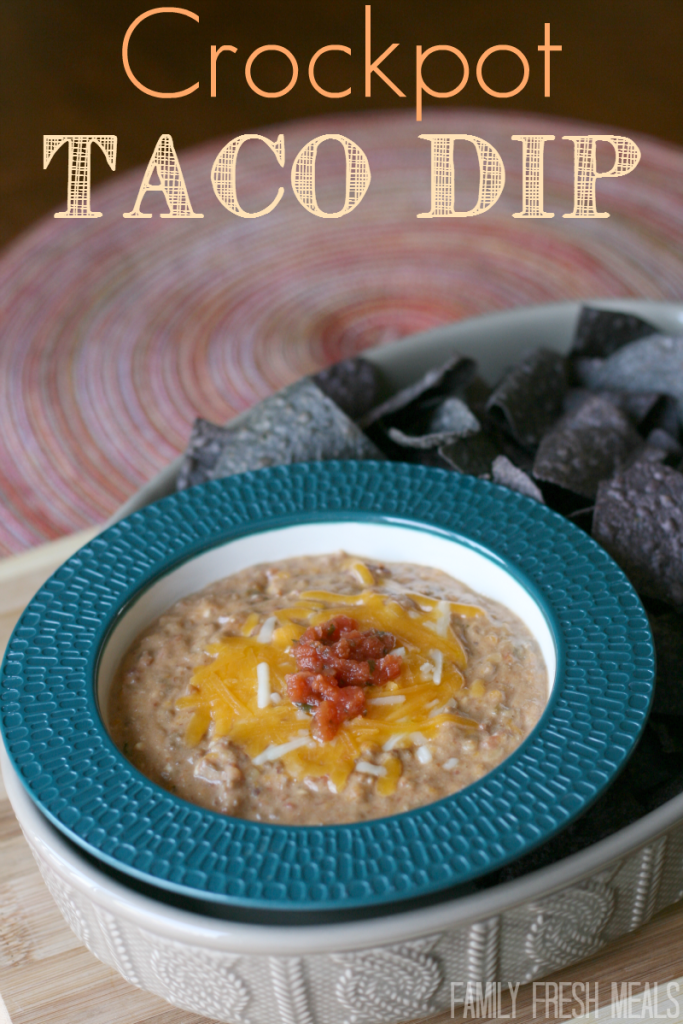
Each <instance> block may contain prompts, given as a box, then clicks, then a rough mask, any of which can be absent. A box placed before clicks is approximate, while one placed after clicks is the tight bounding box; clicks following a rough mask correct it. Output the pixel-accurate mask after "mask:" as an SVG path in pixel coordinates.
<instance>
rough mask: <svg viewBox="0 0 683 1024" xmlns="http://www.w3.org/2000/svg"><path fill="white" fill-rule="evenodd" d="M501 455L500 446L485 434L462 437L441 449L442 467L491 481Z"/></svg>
mask: <svg viewBox="0 0 683 1024" xmlns="http://www.w3.org/2000/svg"><path fill="white" fill-rule="evenodd" d="M499 454H500V449H499V448H498V446H497V445H496V444H495V443H494V442H493V441H492V440H491V438H490V437H488V436H487V435H486V434H484V433H483V432H480V433H478V434H472V435H471V437H461V438H458V440H457V441H451V442H450V444H445V445H442V446H441V448H439V457H440V458H441V459H442V463H441V464H442V465H445V466H446V468H447V469H453V470H455V471H456V473H469V474H470V476H480V477H484V479H486V480H490V479H491V467H492V465H493V460H494V459H495V458H497V456H498V455H499Z"/></svg>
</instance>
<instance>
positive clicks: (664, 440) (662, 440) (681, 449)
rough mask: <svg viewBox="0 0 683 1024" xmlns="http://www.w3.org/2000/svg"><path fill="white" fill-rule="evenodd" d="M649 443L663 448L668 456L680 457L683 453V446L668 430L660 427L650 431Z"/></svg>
mask: <svg viewBox="0 0 683 1024" xmlns="http://www.w3.org/2000/svg"><path fill="white" fill-rule="evenodd" d="M647 443H648V444H649V445H653V446H654V447H655V448H661V449H662V451H663V452H664V453H665V454H666V456H667V458H680V457H681V456H682V455H683V446H681V445H680V444H679V443H678V441H677V440H676V439H675V437H672V436H671V434H670V433H669V432H668V431H666V430H661V429H660V428H659V427H655V429H654V430H651V431H650V433H649V434H648V435H647Z"/></svg>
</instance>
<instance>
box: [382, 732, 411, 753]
mask: <svg viewBox="0 0 683 1024" xmlns="http://www.w3.org/2000/svg"><path fill="white" fill-rule="evenodd" d="M407 735H408V734H407V733H405V732H399V733H396V734H395V735H394V736H390V737H389V739H388V740H387V741H386V743H385V744H384V746H383V747H382V750H393V749H394V747H395V746H396V744H397V743H399V742H400V741H401V740H403V739H405V737H406V736H407Z"/></svg>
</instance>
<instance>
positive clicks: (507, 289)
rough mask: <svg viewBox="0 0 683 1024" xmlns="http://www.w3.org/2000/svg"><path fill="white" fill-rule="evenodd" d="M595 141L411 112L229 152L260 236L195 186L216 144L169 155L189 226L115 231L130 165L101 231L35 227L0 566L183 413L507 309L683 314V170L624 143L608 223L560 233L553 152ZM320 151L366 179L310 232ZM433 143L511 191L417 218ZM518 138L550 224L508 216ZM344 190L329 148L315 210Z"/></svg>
mask: <svg viewBox="0 0 683 1024" xmlns="http://www.w3.org/2000/svg"><path fill="white" fill-rule="evenodd" d="M605 131H607V132H610V131H614V129H605V128H604V127H601V126H596V125H589V124H585V123H582V122H573V121H567V120H563V119H561V118H555V117H553V118H544V117H540V116H536V115H525V114H522V113H519V112H517V111H515V112H510V113H504V114H500V113H491V112H486V111H483V110H476V111H473V110H458V109H450V110H449V109H441V110H438V111H437V110H434V109H433V110H426V111H425V115H424V120H423V121H422V122H421V123H419V124H418V123H417V122H416V121H415V120H414V115H413V114H411V113H409V112H407V111H406V112H397V113H371V114H355V115H345V116H335V115H332V116H330V115H326V116H325V117H321V118H319V119H315V120H309V121H296V122H288V123H285V124H282V125H278V126H273V127H268V128H262V129H260V132H261V134H263V135H266V136H267V137H268V138H270V139H275V138H276V137H277V135H278V134H279V133H280V132H282V133H283V134H284V136H285V147H286V164H285V168H284V169H281V168H280V167H279V166H278V164H277V161H276V160H275V157H274V156H273V154H272V153H271V151H270V150H269V149H268V148H267V147H266V146H264V145H263V144H262V143H259V142H258V141H254V142H248V143H246V144H245V146H244V147H243V150H242V151H241V153H240V157H239V164H238V173H237V179H238V180H237V187H238V193H239V196H240V201H241V203H242V206H243V207H244V208H246V209H248V210H258V209H261V208H262V207H263V206H266V205H268V204H269V203H270V202H271V201H272V199H273V197H274V195H275V194H276V192H277V189H278V188H279V187H280V186H283V187H284V189H285V193H284V196H283V198H282V201H281V202H280V204H279V205H278V207H277V208H276V209H275V210H274V211H273V212H272V213H270V214H268V215H267V216H265V217H261V218H259V219H256V220H245V219H241V218H239V217H236V216H234V215H233V214H231V213H229V212H228V211H227V210H225V209H224V208H223V207H222V206H220V204H219V203H218V200H217V199H216V197H215V195H214V194H213V191H212V187H211V181H210V172H211V167H212V164H213V161H214V159H215V157H216V155H217V154H218V152H219V150H220V148H221V146H222V145H223V144H224V143H225V142H226V141H227V140H226V139H221V140H215V141H212V142H209V143H206V144H204V145H202V146H200V147H198V148H196V149H193V150H190V151H186V152H183V151H182V139H181V138H176V139H175V143H176V146H177V147H178V149H179V152H180V160H181V164H182V169H183V172H184V175H185V180H186V183H187V188H188V191H189V195H190V198H191V201H192V204H193V207H194V210H195V211H196V212H200V213H203V214H204V219H203V220H185V221H183V220H175V221H174V220H164V219H160V218H159V216H158V213H159V212H163V211H165V210H166V206H165V203H164V202H163V200H162V199H161V197H160V196H159V195H153V194H152V195H148V196H147V198H146V199H145V202H144V209H145V210H146V211H154V214H155V215H154V217H153V218H152V219H151V220H126V219H123V217H122V214H123V213H124V212H127V211H129V210H131V209H132V207H133V204H134V202H135V197H136V195H137V191H138V188H139V186H140V182H141V180H142V174H143V168H138V169H137V170H134V171H130V172H127V173H125V174H118V173H115V174H113V175H112V176H111V181H110V182H108V183H107V184H106V185H104V186H102V187H99V188H96V189H94V190H93V195H92V209H93V210H96V211H99V212H102V214H103V216H102V217H101V218H100V219H97V220H80V221H68V220H55V219H54V218H53V217H49V218H46V219H45V220H44V221H43V222H41V223H40V224H39V225H38V226H37V227H36V228H34V229H33V230H31V231H30V232H29V233H27V234H26V235H25V236H24V237H23V238H21V239H20V240H19V241H17V242H16V243H15V244H14V245H13V246H11V247H10V248H9V249H7V250H6V251H5V253H4V254H3V257H2V259H0V311H1V312H0V337H1V338H2V346H1V348H0V436H2V439H3V445H2V452H0V505H1V507H2V513H1V520H0V554H4V553H10V552H15V551H20V550H21V549H23V548H25V547H27V546H29V545H32V544H35V543H38V542H40V541H45V540H49V539H52V538H54V537H57V536H60V535H62V534H64V533H68V532H71V531H73V530H76V529H79V528H82V527H85V526H88V525H90V524H93V523H99V522H102V521H103V520H104V519H106V518H107V517H108V516H109V515H110V514H111V513H112V512H113V511H114V510H115V509H116V508H117V507H118V506H119V505H120V504H121V503H122V502H123V501H124V500H125V499H126V498H127V497H129V496H130V495H131V494H132V493H133V492H134V491H135V490H136V489H137V488H139V487H140V486H141V485H142V484H143V483H144V482H145V481H147V480H148V479H150V478H151V477H152V476H153V475H154V474H156V473H157V472H158V471H159V470H160V469H162V468H163V467H164V466H165V465H166V464H167V463H168V462H169V461H170V460H171V459H173V458H174V457H175V456H176V455H177V454H178V453H179V452H180V451H181V450H182V449H183V448H184V446H185V444H186V443H187V439H188V436H189V432H190V426H191V423H192V421H193V419H194V418H195V416H197V415H201V416H203V417H205V418H207V419H210V420H214V421H217V422H222V421H225V420H227V419H229V418H230V417H231V416H233V415H234V414H235V413H237V412H239V411H241V410H242V409H244V408H246V407H248V406H249V405H251V404H253V403H254V402H256V401H258V400H259V399H261V398H263V397H264V396H266V395H268V394H269V393H271V392H272V391H275V390H278V389H279V388H281V387H282V386H283V385H284V384H287V383H289V382H290V381H293V380H295V379H297V378H298V377H300V376H302V375H303V374H306V373H310V372H312V371H315V370H317V369H319V368H320V367H321V366H323V365H326V364H329V363H331V362H334V361H336V360H338V359H341V358H343V357H346V356H349V355H353V354H354V353H357V352H360V351H362V350H363V349H364V348H367V347H369V346H371V345H376V344H380V343H383V342H388V341H392V340H395V339H396V338H398V337H401V336H404V335H407V334H410V333H413V332H415V331H422V330H425V329H428V328H430V327H434V326H437V325H439V324H442V323H445V322H448V321H453V320H459V319H461V318H463V317H469V316H476V315H479V314H481V313H485V312H492V311H495V310H501V309H505V308H509V307H512V306H518V305H528V304H534V303H543V302H551V301H555V300H559V299H584V298H586V297H590V296H598V295H599V296H604V297H610V296H637V297H641V298H651V299H667V298H672V297H676V296H680V281H681V274H682V273H683V259H682V257H681V244H680V243H681V238H683V151H681V150H680V149H678V148H677V147H674V146H671V145H668V144H665V143H662V142H657V141H655V140H653V139H650V138H647V137H638V136H634V138H636V141H637V142H638V145H639V146H640V148H641V150H642V160H641V162H640V164H639V166H638V167H637V168H636V169H635V170H634V171H633V172H632V173H631V174H629V175H627V176H625V177H621V178H615V179H604V180H601V181H599V182H598V185H597V193H598V207H599V209H601V210H607V211H608V212H609V213H610V215H611V216H610V218H609V219H608V220H602V219H601V220H565V219H563V217H562V214H563V213H566V212H570V211H571V209H572V206H573V164H574V155H573V144H572V143H571V142H568V141H563V140H562V136H563V135H575V134H585V133H587V132H592V133H597V132H600V133H604V132H605ZM331 132H334V133H338V134H341V135H345V136H347V137H349V138H351V139H353V140H354V141H355V142H357V143H358V145H360V146H361V147H362V149H363V150H364V152H365V153H366V155H367V157H368V160H369V163H370V168H371V172H372V182H371V184H370V187H369V190H368V192H367V194H366V196H365V198H364V199H363V201H362V202H361V204H360V205H359V206H358V207H357V209H355V210H354V211H353V212H352V213H351V214H349V215H348V216H345V217H342V218H339V219H337V220H329V219H320V218H317V217H315V216H313V215H312V214H310V213H308V212H307V211H306V210H305V209H303V208H302V206H300V204H299V203H298V202H297V200H296V198H295V196H294V194H293V192H292V190H291V186H290V184H289V173H290V167H291V164H292V161H293V159H294V157H295V155H296V154H297V153H298V151H299V150H300V149H301V147H302V146H303V145H304V144H305V143H307V142H308V141H310V140H311V139H313V138H315V137H316V136H318V135H321V134H329V133H331ZM430 132H454V133H461V134H473V135H478V136H481V137H482V138H485V139H486V140H487V141H489V142H491V143H492V144H493V145H495V146H496V148H497V149H498V151H499V152H500V154H501V156H502V158H503V160H504V164H505V168H506V173H507V183H506V186H505V189H504V191H503V194H502V196H501V198H500V199H499V201H498V203H497V204H496V206H495V207H494V208H493V209H492V210H491V211H489V212H488V213H486V214H483V215H482V216H479V217H474V218H464V219H463V218H459V219H446V220H442V219H420V218H418V216H417V215H418V214H420V213H423V212H426V211H428V210H429V208H430V145H429V142H427V141H424V140H420V139H419V138H418V136H419V135H420V134H425V133H430ZM517 134H546V135H554V136H555V137H556V138H555V141H554V142H549V143H547V144H546V148H545V166H546V170H545V208H546V210H548V211H551V212H554V213H555V217H554V219H552V220H519V219H514V218H513V217H512V214H513V213H514V212H516V211H518V210H520V209H521V201H522V186H521V166H522V162H521V151H522V147H521V143H519V142H514V141H512V139H511V136H512V135H517ZM627 134H628V133H627ZM155 141H156V140H152V139H150V155H151V152H152V149H153V146H154V142H155ZM93 159H94V160H98V159H100V156H98V155H97V153H95V154H94V156H93ZM601 159H602V157H601ZM605 160H606V166H607V163H608V161H607V157H605ZM610 160H611V157H610ZM456 164H457V168H456V171H457V180H458V194H459V199H461V200H462V204H463V205H462V208H463V209H466V208H468V207H469V206H471V205H473V204H474V202H475V200H476V193H477V182H478V164H477V159H476V155H475V151H474V147H472V146H468V145H467V144H462V147H461V149H459V150H458V156H457V158H456ZM600 166H602V165H600ZM45 173H46V174H48V173H52V174H56V173H63V168H62V171H61V172H59V171H58V168H57V165H56V164H55V166H54V167H52V166H51V167H50V168H48V170H47V171H46V172H45ZM109 173H110V172H108V171H107V174H109ZM343 180H344V171H343V162H342V158H341V147H339V146H337V145H335V144H333V143H326V144H325V146H323V147H322V148H321V150H320V151H319V156H318V163H317V184H318V195H319V202H320V205H321V206H322V208H323V209H327V210H334V209H338V208H339V207H340V205H341V201H342V191H343V185H342V183H343ZM64 196H65V203H66V180H65V182H64ZM466 204H467V205H466Z"/></svg>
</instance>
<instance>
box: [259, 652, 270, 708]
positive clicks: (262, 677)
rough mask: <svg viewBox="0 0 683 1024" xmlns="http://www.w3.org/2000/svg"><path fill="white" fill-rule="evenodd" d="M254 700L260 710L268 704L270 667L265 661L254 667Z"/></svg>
mask: <svg viewBox="0 0 683 1024" xmlns="http://www.w3.org/2000/svg"><path fill="white" fill-rule="evenodd" d="M256 699H257V704H258V706H259V707H260V708H267V707H268V705H269V704H270V666H269V665H268V664H267V662H265V661H260V662H259V663H258V665H257V666H256Z"/></svg>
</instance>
